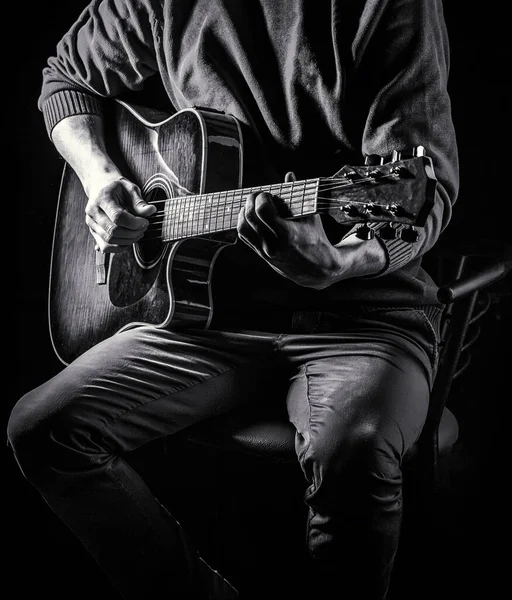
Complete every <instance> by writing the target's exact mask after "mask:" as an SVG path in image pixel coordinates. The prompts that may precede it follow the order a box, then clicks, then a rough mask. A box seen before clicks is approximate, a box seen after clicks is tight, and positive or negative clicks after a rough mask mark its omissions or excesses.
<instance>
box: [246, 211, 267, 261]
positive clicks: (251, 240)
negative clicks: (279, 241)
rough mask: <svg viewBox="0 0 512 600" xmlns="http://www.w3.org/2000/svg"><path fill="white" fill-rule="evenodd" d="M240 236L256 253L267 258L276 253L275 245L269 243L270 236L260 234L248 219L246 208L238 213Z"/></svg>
mask: <svg viewBox="0 0 512 600" xmlns="http://www.w3.org/2000/svg"><path fill="white" fill-rule="evenodd" d="M237 230H238V237H239V238H240V239H241V240H242V242H244V243H245V244H246V245H247V246H249V248H252V249H253V250H254V252H256V254H258V255H259V256H261V257H262V258H263V259H265V260H267V262H268V259H270V258H272V257H273V256H274V254H275V252H274V251H275V246H271V245H269V242H268V238H265V237H264V236H262V235H260V234H259V233H258V232H257V231H256V229H255V228H254V227H253V226H252V225H251V224H250V223H249V222H248V221H247V218H246V213H245V208H242V210H241V211H240V213H239V214H238V223H237Z"/></svg>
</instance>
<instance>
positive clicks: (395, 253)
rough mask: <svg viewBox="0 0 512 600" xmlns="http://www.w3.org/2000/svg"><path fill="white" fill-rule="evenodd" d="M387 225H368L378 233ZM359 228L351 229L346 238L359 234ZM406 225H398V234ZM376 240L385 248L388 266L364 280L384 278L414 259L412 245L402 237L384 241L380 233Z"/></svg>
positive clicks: (382, 223)
mask: <svg viewBox="0 0 512 600" xmlns="http://www.w3.org/2000/svg"><path fill="white" fill-rule="evenodd" d="M386 225H387V223H385V222H380V223H368V227H369V228H370V229H373V230H374V231H375V232H378V231H379V229H382V228H383V227H385V226H386ZM358 227H360V225H356V226H355V227H354V228H353V229H351V230H350V231H349V232H348V233H347V234H346V235H345V236H344V238H346V237H347V236H349V235H352V234H354V233H356V232H357V229H358ZM404 227H405V225H397V226H396V227H395V229H396V231H397V233H399V232H400V231H401V230H402V229H404ZM376 238H377V239H378V240H379V243H380V244H381V246H382V247H383V248H384V250H385V252H386V258H387V260H386V266H385V267H384V269H382V271H379V272H378V273H375V274H374V275H365V276H364V277H362V279H375V278H376V277H382V276H383V275H386V273H389V272H391V271H396V270H397V269H399V268H400V267H402V266H403V265H405V264H407V263H408V262H409V261H410V260H411V259H412V251H413V248H412V243H411V242H405V241H404V240H402V238H400V237H396V238H394V239H392V240H387V239H382V238H381V237H379V235H378V233H377V235H376Z"/></svg>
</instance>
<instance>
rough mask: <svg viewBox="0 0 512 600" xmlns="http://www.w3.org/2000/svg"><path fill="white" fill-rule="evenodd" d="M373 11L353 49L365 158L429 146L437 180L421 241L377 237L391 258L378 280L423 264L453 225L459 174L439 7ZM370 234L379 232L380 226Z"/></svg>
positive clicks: (408, 2) (390, 3) (404, 2)
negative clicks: (415, 262)
mask: <svg viewBox="0 0 512 600" xmlns="http://www.w3.org/2000/svg"><path fill="white" fill-rule="evenodd" d="M368 4H373V5H374V8H375V5H378V6H379V8H380V17H379V19H377V20H375V19H374V20H372V21H371V22H370V20H368V22H367V23H365V22H364V15H363V19H362V26H361V27H360V29H359V33H358V36H356V38H355V41H354V45H353V49H352V50H353V61H354V72H353V77H354V81H355V84H356V85H355V89H356V94H355V97H354V104H357V105H358V106H357V107H356V108H355V110H359V111H363V112H360V114H361V117H360V121H359V122H360V123H361V124H362V125H361V128H362V148H361V151H362V154H363V155H366V154H377V155H380V156H383V157H386V159H387V158H389V157H390V156H391V155H392V153H393V151H394V150H397V151H407V150H410V149H411V148H413V147H415V146H424V147H425V149H426V154H427V155H428V156H430V157H431V158H432V162H433V165H434V172H435V176H436V179H437V185H436V192H435V201H434V206H433V208H432V210H431V212H430V213H429V216H428V218H427V221H426V223H425V225H424V227H419V228H418V229H417V231H418V234H419V238H418V240H417V241H416V242H413V243H410V242H406V241H404V240H402V239H401V238H400V237H397V238H395V239H392V240H383V239H381V238H379V240H380V242H381V243H382V244H383V245H384V247H385V250H386V252H387V259H388V260H387V266H386V268H385V269H384V270H383V271H381V272H380V273H378V274H377V275H376V276H377V277H380V276H382V275H385V274H387V273H390V272H392V271H394V270H397V269H399V268H400V267H402V266H404V265H406V264H407V263H408V262H410V261H411V260H413V259H415V258H418V257H420V256H421V255H423V254H424V253H425V252H427V251H428V250H429V249H430V248H431V247H432V246H433V245H434V244H435V242H436V241H437V239H438V237H439V235H440V234H441V233H442V231H443V230H444V229H445V228H446V226H447V224H448V222H449V221H450V218H451V214H452V207H453V204H454V203H455V201H456V198H457V194H458V185H459V172H458V168H459V167H458V154H457V145H456V136H455V131H454V125H453V122H452V116H451V103H450V97H449V93H448V74H449V41H448V35H447V29H446V23H445V21H444V15H443V6H442V0H428V2H424V1H419V2H418V0H375V1H373V2H369V3H368ZM376 12H377V13H378V12H379V11H376ZM376 12H373V15H375V14H376ZM361 99H363V101H361ZM349 100H350V99H349ZM370 227H372V228H374V229H376V230H378V229H379V228H380V227H382V223H377V224H371V225H370ZM399 229H400V227H399ZM353 233H354V230H352V231H351V232H349V233H348V234H347V235H352V234H353ZM377 237H378V236H377Z"/></svg>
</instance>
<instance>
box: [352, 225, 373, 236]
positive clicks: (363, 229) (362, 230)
mask: <svg viewBox="0 0 512 600" xmlns="http://www.w3.org/2000/svg"><path fill="white" fill-rule="evenodd" d="M356 235H357V237H358V238H360V239H361V240H373V238H374V237H375V231H373V229H371V228H370V227H368V223H363V225H361V226H360V227H358V228H357V231H356Z"/></svg>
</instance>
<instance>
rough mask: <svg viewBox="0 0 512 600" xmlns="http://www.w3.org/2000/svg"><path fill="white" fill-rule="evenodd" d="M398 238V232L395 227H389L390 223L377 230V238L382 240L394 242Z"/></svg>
mask: <svg viewBox="0 0 512 600" xmlns="http://www.w3.org/2000/svg"><path fill="white" fill-rule="evenodd" d="M397 236H398V231H397V230H396V228H395V227H393V226H392V225H391V223H387V224H386V225H384V227H382V228H381V229H379V237H380V238H382V239H383V240H394V239H395V238H396V237H397Z"/></svg>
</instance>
